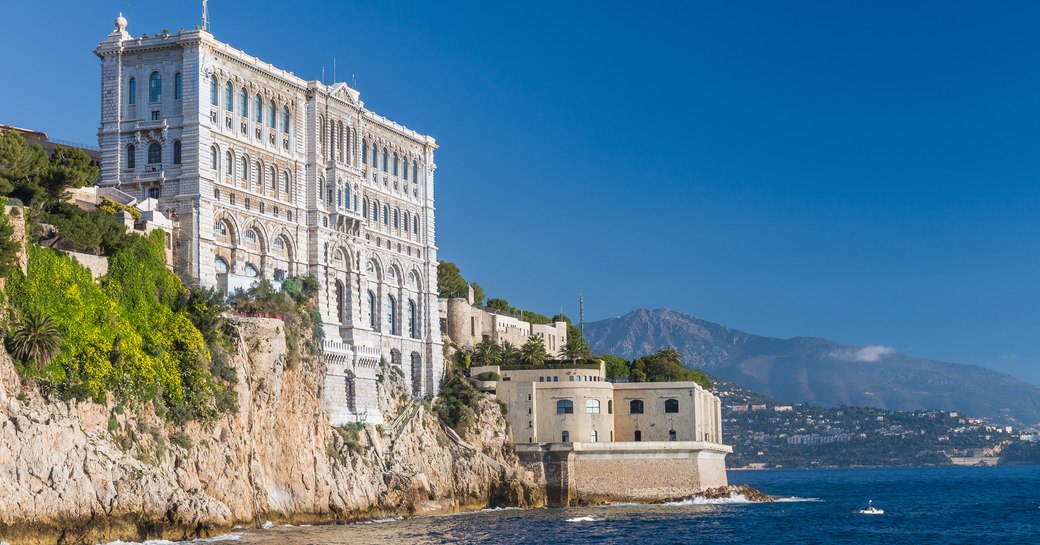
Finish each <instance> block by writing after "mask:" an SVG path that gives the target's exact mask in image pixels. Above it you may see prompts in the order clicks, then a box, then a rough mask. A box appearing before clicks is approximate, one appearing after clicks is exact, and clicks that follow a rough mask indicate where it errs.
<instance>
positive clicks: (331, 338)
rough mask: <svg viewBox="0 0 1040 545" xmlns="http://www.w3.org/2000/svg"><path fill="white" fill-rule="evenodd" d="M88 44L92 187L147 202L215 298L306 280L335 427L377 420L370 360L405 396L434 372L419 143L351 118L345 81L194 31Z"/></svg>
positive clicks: (183, 270)
mask: <svg viewBox="0 0 1040 545" xmlns="http://www.w3.org/2000/svg"><path fill="white" fill-rule="evenodd" d="M115 25H116V28H115V30H114V31H113V32H112V33H111V34H109V36H108V38H107V39H106V40H105V41H103V42H101V44H100V45H99V46H98V48H97V49H96V50H95V54H97V56H98V57H100V59H101V76H102V77H101V128H100V130H99V132H98V142H99V144H100V147H101V154H102V160H101V181H100V185H102V186H111V187H115V188H118V189H119V190H120V191H123V192H125V193H128V194H130V195H132V196H134V197H137V198H138V199H141V200H143V199H146V198H155V199H157V200H158V202H159V208H160V210H161V211H162V212H163V213H165V215H166V216H167V217H169V218H171V219H172V220H173V221H174V225H175V228H174V241H173V262H174V269H175V270H176V271H177V273H178V274H179V275H180V276H181V278H182V279H183V280H184V281H185V282H187V283H189V284H193V285H201V286H207V287H215V288H219V289H221V290H224V291H225V292H227V291H229V290H234V289H236V288H239V287H246V286H249V285H250V284H252V282H254V281H255V280H256V279H257V278H258V277H266V278H270V279H272V280H273V281H275V282H278V281H281V280H282V279H284V278H286V277H289V276H302V275H308V274H309V275H313V276H315V277H316V278H318V279H319V281H320V283H321V293H320V295H319V302H318V308H319V310H320V312H321V317H322V320H323V322H324V324H325V344H324V358H325V361H326V364H327V366H328V375H327V377H326V380H325V384H324V388H323V396H324V399H325V403H326V407H327V409H328V411H329V414H330V416H331V417H332V419H333V421H334V422H336V423H345V422H352V421H356V420H365V421H367V422H370V423H371V422H379V421H381V419H382V416H381V411H380V410H379V407H378V403H377V401H376V400H377V395H376V392H377V377H378V376H379V374H380V373H381V371H380V369H379V366H380V360H381V359H383V360H385V361H386V362H387V363H390V364H394V365H399V366H400V367H401V371H402V373H403V374H404V376H405V381H406V382H407V383H408V386H409V388H410V390H411V392H412V394H413V395H416V396H420V395H426V394H432V393H436V391H437V390H438V388H439V385H440V381H441V376H442V374H443V368H444V363H443V354H442V348H441V344H442V343H441V336H440V331H439V325H438V319H437V285H436V282H437V274H436V268H437V247H436V246H435V245H434V233H435V230H434V206H433V204H434V202H433V193H434V192H433V189H434V180H433V172H434V170H435V168H436V166H435V164H434V159H433V153H434V150H436V149H437V144H436V142H435V141H434V139H433V138H431V137H429V136H425V135H422V134H419V133H417V132H415V131H413V130H410V129H408V128H406V127H403V126H401V125H399V124H397V123H394V122H393V121H390V120H389V119H386V118H385V117H382V116H380V115H377V114H375V113H374V112H372V111H370V110H368V109H366V108H365V106H364V103H363V102H362V101H361V100H360V96H359V93H358V92H357V91H356V90H354V89H351V88H350V87H349V86H347V85H346V84H344V83H335V84H333V85H326V84H324V83H322V82H319V81H306V80H304V79H302V78H299V77H297V76H295V75H293V74H292V73H291V72H288V71H286V70H283V69H281V68H278V67H275V66H272V65H270V64H268V63H266V62H264V61H262V60H260V59H257V58H255V57H252V56H250V55H248V54H247V53H244V52H242V51H239V50H237V49H235V48H233V47H231V46H229V45H227V44H225V43H222V42H220V41H218V40H216V39H215V38H214V37H213V35H212V34H210V33H209V32H207V31H205V30H199V29H196V30H189V31H181V32H180V33H178V34H167V33H163V34H161V35H155V36H144V37H140V38H134V37H132V36H131V35H130V33H129V32H127V22H126V19H124V18H123V17H122V15H120V16H119V18H118V19H116V21H115Z"/></svg>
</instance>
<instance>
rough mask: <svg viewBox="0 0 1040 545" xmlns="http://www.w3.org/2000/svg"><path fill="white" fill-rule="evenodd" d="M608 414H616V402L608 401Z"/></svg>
mask: <svg viewBox="0 0 1040 545" xmlns="http://www.w3.org/2000/svg"><path fill="white" fill-rule="evenodd" d="M607 414H614V400H612V399H608V400H607Z"/></svg>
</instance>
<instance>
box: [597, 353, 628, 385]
mask: <svg viewBox="0 0 1040 545" xmlns="http://www.w3.org/2000/svg"><path fill="white" fill-rule="evenodd" d="M595 358H596V359H598V360H603V363H604V364H605V367H606V371H607V380H628V377H629V373H630V371H629V368H628V361H626V360H625V358H622V357H620V356H615V355H613V354H605V355H602V356H595Z"/></svg>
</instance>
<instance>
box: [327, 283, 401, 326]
mask: <svg viewBox="0 0 1040 545" xmlns="http://www.w3.org/2000/svg"><path fill="white" fill-rule="evenodd" d="M336 290H337V297H336V298H337V300H338V301H342V295H341V291H340V290H342V286H341V285H340V284H339V283H338V282H337V283H336ZM339 308H340V311H339V312H340V313H339V319H340V321H341V322H343V321H344V316H343V312H344V308H343V305H342V304H340V306H339ZM378 308H379V297H378V296H376V294H375V292H374V291H372V290H368V325H369V326H370V327H371V328H372V329H373V330H375V331H379V318H378V314H377V312H376V310H377V309H378ZM397 310H398V309H397V298H395V297H394V296H393V295H388V296H387V301H386V316H387V320H386V325H387V328H388V329H387V332H388V333H390V334H391V335H400V334H401V326H400V324H398V323H397ZM406 325H407V326H408V336H409V337H411V338H413V339H418V338H419V313H418V307H417V306H416V304H415V301H414V300H412V299H409V300H408V316H407V324H406Z"/></svg>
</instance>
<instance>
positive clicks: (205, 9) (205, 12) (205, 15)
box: [202, 0, 209, 32]
mask: <svg viewBox="0 0 1040 545" xmlns="http://www.w3.org/2000/svg"><path fill="white" fill-rule="evenodd" d="M207 3H208V0H202V30H205V31H206V32H209V6H207V5H206V4H207Z"/></svg>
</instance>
